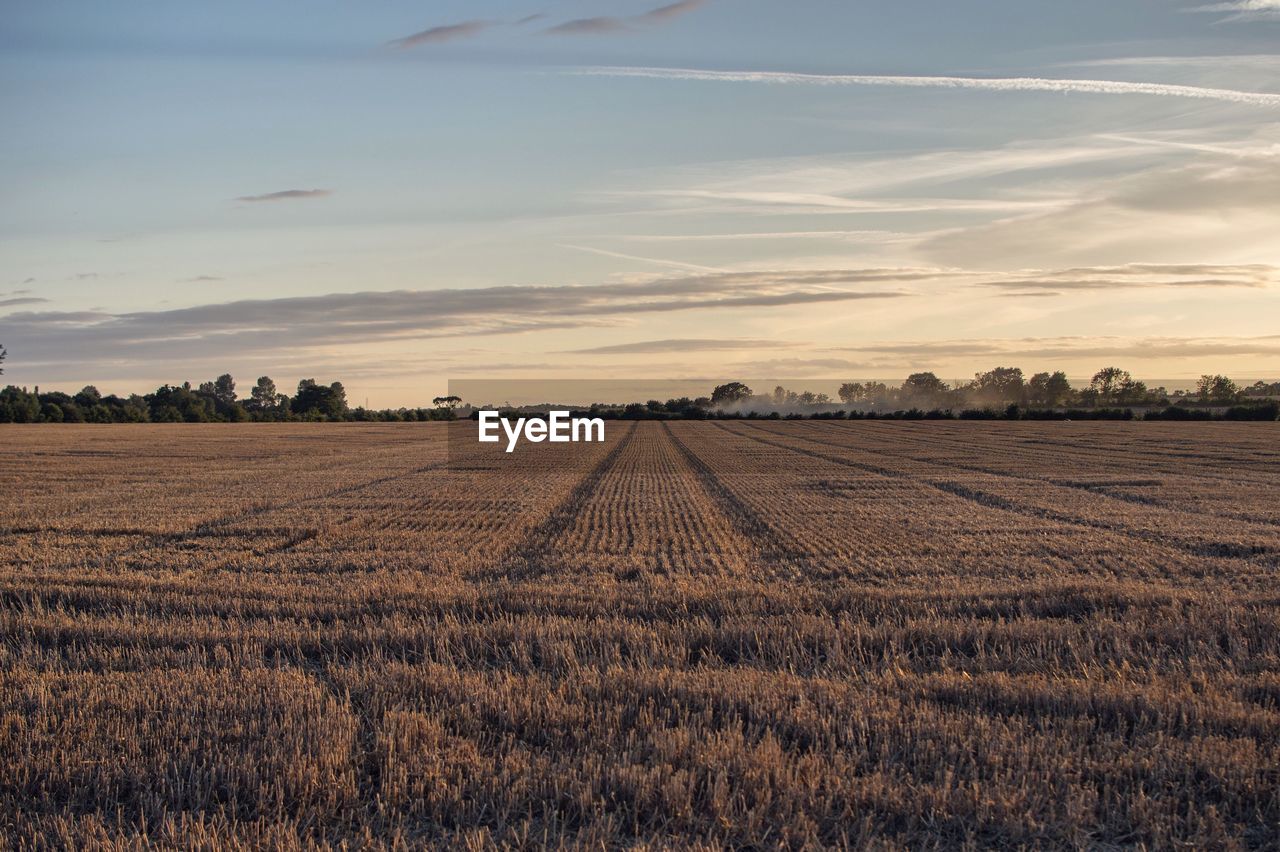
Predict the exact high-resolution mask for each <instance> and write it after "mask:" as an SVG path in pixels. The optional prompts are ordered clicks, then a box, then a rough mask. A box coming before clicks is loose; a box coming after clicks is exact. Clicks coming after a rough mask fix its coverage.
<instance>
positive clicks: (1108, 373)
mask: <svg viewBox="0 0 1280 852" xmlns="http://www.w3.org/2000/svg"><path fill="white" fill-rule="evenodd" d="M1132 384H1133V377H1132V376H1130V375H1129V371H1128V370H1121V369H1120V368H1119V367H1103V368H1102V369H1101V370H1099V371H1098V372H1096V373H1094V374H1093V379H1092V380H1090V382H1089V390H1091V391H1093V392H1094V393H1096V394H1097V395H1098V397H1099V399H1101V400H1102V401H1103V402H1114V401H1115V397H1116V394H1117V393H1119V392H1120V389H1121V388H1122V387H1124V386H1126V385H1130V386H1132Z"/></svg>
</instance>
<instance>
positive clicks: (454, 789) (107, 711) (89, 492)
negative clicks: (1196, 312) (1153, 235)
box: [0, 421, 1280, 848]
mask: <svg viewBox="0 0 1280 852" xmlns="http://www.w3.org/2000/svg"><path fill="white" fill-rule="evenodd" d="M449 429H453V430H455V432H456V438H457V440H455V441H454V442H453V446H452V452H449V449H450V448H449V447H447V442H446V437H445V436H446V431H447V430H449ZM473 430H474V425H473V424H469V423H459V424H454V425H452V426H446V425H444V424H403V425H400V424H395V425H391V424H388V425H361V424H350V425H319V424H299V425H280V426H272V425H263V424H248V425H225V426H218V425H209V426H189V427H188V426H99V427H92V426H88V427H74V426H66V427H55V426H34V427H21V426H8V427H5V428H4V429H3V430H2V431H0V493H3V495H4V500H3V501H2V503H0V847H4V846H9V847H14V848H25V847H45V848H84V847H87V846H98V847H99V848H101V847H141V846H147V845H162V846H183V847H191V846H201V845H203V846H205V847H207V848H211V847H214V846H241V847H245V848H249V847H262V846H272V847H277V848H281V847H282V848H291V847H307V846H313V845H315V846H329V845H340V844H343V843H346V844H348V845H350V846H360V845H367V846H397V845H399V846H407V847H415V846H422V845H438V846H445V845H449V846H460V845H465V846H469V847H472V848H486V847H489V846H493V845H512V846H519V845H528V846H533V845H545V844H555V845H560V844H564V845H575V846H589V847H619V846H637V845H639V846H644V845H648V846H655V847H659V846H660V847H665V846H671V845H680V846H689V845H705V846H710V847H719V846H725V845H733V846H745V845H753V846H756V847H773V846H788V847H801V846H817V845H822V846H832V845H850V846H851V845H872V846H883V847H913V848H919V847H930V846H948V847H952V846H958V845H969V846H974V847H989V846H993V845H999V846H1041V847H1054V848H1060V847H1085V846H1104V847H1115V846H1139V845H1141V846H1146V847H1149V848H1168V847H1169V846H1172V845H1174V844H1175V843H1186V844H1190V845H1195V846H1216V847H1244V848H1277V847H1280V583H1277V577H1278V575H1280V432H1278V431H1277V429H1276V427H1275V424H1247V423H1246V424H1228V423H1212V424H1209V423H1206V424H1180V423H1172V424H1159V423H1044V424H1031V423H1005V422H1000V423H977V422H972V423H971V422H924V423H920V422H917V423H911V422H840V423H837V422H768V421H742V422H707V423H693V422H673V423H670V424H663V423H638V424H635V423H611V424H609V427H608V429H607V430H606V434H607V440H606V442H605V443H604V444H576V445H545V444H544V445H540V446H536V447H533V446H528V445H524V446H522V447H521V448H520V449H519V450H518V451H517V457H516V458H502V457H500V455H501V454H500V453H499V454H496V455H495V454H493V453H491V452H487V448H486V452H480V451H479V449H478V446H479V445H475V444H473V443H472V433H473ZM525 450H528V452H524V451H525Z"/></svg>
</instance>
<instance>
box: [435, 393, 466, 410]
mask: <svg viewBox="0 0 1280 852" xmlns="http://www.w3.org/2000/svg"><path fill="white" fill-rule="evenodd" d="M431 404H432V405H434V406H435V407H436V408H447V409H449V410H450V411H453V410H454V409H455V408H457V407H458V406H459V405H462V397H460V396H453V395H449V396H438V397H436V398H435V399H433V400H431Z"/></svg>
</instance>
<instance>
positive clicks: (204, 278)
mask: <svg viewBox="0 0 1280 852" xmlns="http://www.w3.org/2000/svg"><path fill="white" fill-rule="evenodd" d="M221 280H222V279H221V278H219V277H218V276H217V275H197V276H195V277H193V278H180V279H178V283H179V284H199V283H201V282H208V281H221Z"/></svg>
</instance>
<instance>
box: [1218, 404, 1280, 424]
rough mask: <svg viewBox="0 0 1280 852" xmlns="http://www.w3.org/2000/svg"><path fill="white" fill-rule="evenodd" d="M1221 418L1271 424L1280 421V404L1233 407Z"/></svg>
mask: <svg viewBox="0 0 1280 852" xmlns="http://www.w3.org/2000/svg"><path fill="white" fill-rule="evenodd" d="M1222 416H1223V419H1225V420H1262V421H1266V422H1273V421H1275V420H1277V419H1280V403H1277V402H1264V403H1262V404H1260V405H1233V406H1231V407H1230V408H1228V409H1227V411H1226V413H1225V414H1224V415H1222Z"/></svg>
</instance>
